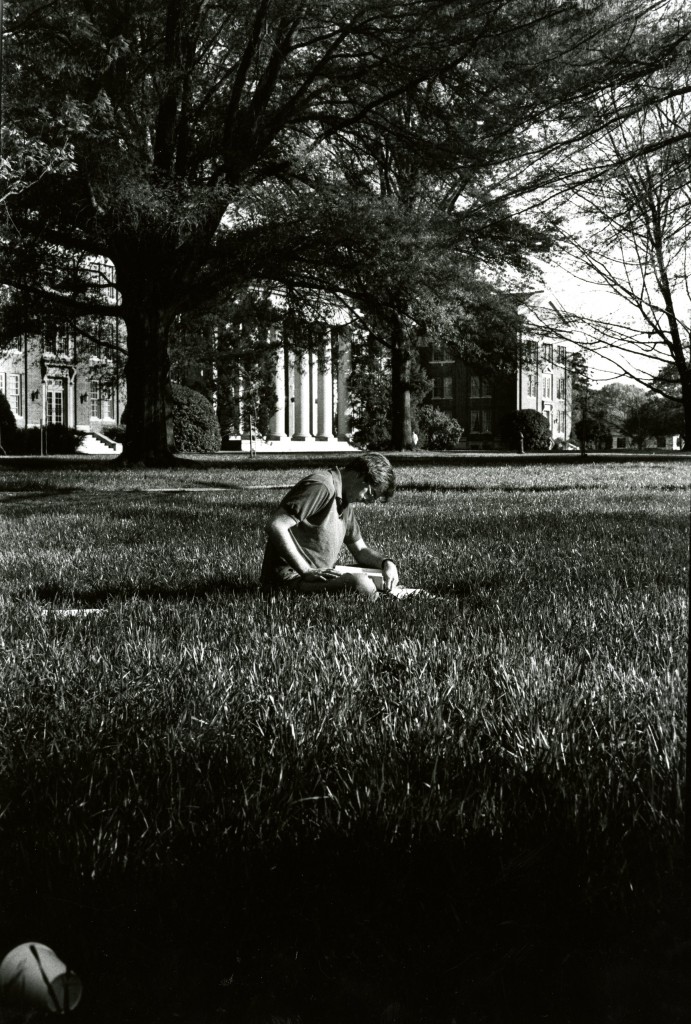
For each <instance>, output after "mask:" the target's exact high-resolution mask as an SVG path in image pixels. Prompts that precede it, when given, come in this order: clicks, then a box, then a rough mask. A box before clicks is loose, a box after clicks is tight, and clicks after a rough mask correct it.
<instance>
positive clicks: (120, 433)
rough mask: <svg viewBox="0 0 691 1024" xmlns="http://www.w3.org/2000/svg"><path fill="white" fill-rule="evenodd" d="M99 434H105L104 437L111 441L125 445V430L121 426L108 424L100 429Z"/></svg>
mask: <svg viewBox="0 0 691 1024" xmlns="http://www.w3.org/2000/svg"><path fill="white" fill-rule="evenodd" d="M99 434H103V435H104V437H109V438H110V440H111V441H117V442H119V444H124V441H125V428H124V427H123V426H121V425H120V424H115V423H109V424H106V425H105V426H103V427H101V428H100V430H99Z"/></svg>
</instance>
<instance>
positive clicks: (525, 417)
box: [500, 409, 552, 452]
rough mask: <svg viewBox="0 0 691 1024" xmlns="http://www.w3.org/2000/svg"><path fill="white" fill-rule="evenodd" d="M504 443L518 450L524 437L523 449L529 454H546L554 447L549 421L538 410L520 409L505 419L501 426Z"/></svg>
mask: <svg viewBox="0 0 691 1024" xmlns="http://www.w3.org/2000/svg"><path fill="white" fill-rule="evenodd" d="M500 431H501V436H502V440H503V441H504V443H505V444H506V445H507V446H508V447H510V448H513V449H516V448H518V446H519V444H520V440H521V435H523V447H524V449H525V451H527V452H546V451H549V449H550V448H551V447H552V431H551V430H550V425H549V420H548V419H547V418H546V417H545V416H543V415H542V414H541V413H539V412H538V411H537V410H536V409H518V410H516V412H512V413H509V415H508V416H505V417H504V420H503V421H502V423H501V426H500Z"/></svg>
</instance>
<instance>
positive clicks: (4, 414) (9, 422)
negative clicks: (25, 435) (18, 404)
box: [0, 393, 17, 452]
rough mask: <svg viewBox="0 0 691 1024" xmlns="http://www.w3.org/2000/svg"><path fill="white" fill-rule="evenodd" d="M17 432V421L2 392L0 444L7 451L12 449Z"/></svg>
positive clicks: (0, 399)
mask: <svg viewBox="0 0 691 1024" xmlns="http://www.w3.org/2000/svg"><path fill="white" fill-rule="evenodd" d="M16 433H17V421H16V420H15V418H14V413H13V412H12V410H11V409H10V403H9V402H8V401H7V398H6V397H5V395H3V394H2V393H0V446H1V447H2V448H4V449H5V451H6V452H9V451H12V449H13V446H14V443H15V434H16Z"/></svg>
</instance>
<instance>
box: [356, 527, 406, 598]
mask: <svg viewBox="0 0 691 1024" xmlns="http://www.w3.org/2000/svg"><path fill="white" fill-rule="evenodd" d="M348 550H349V551H350V553H351V555H352V556H353V558H354V559H355V561H356V562H357V564H358V565H361V566H362V567H363V568H364V569H381V572H382V579H383V583H384V589H385V590H392V589H393V588H394V587H395V586H397V584H398V569H397V568H396V565H395V563H394V562H393V561H392V560H391V559H390V558H388V557H387V556H386V555H383V554H382V553H381V551H377V550H376V548H370V547H368V546H367V544H365V542H364V540H363V539H362V537H361V538H360V539H359V540H356V541H354V543H352V544H349V545H348Z"/></svg>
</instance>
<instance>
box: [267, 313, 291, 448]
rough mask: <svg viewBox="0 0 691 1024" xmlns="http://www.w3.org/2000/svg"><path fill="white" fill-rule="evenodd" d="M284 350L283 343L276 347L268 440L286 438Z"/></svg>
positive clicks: (274, 329) (274, 331) (274, 333)
mask: <svg viewBox="0 0 691 1024" xmlns="http://www.w3.org/2000/svg"><path fill="white" fill-rule="evenodd" d="M275 336H276V328H275V327H272V328H271V340H272V341H274V340H275ZM285 368H286V362H285V352H284V350H283V343H282V342H281V344H280V345H279V346H278V348H277V349H276V381H275V385H274V386H275V388H276V411H275V412H274V414H273V416H272V417H271V420H270V422H269V434H268V439H269V441H284V440H285V439H286V436H287V435H286V380H285Z"/></svg>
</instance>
